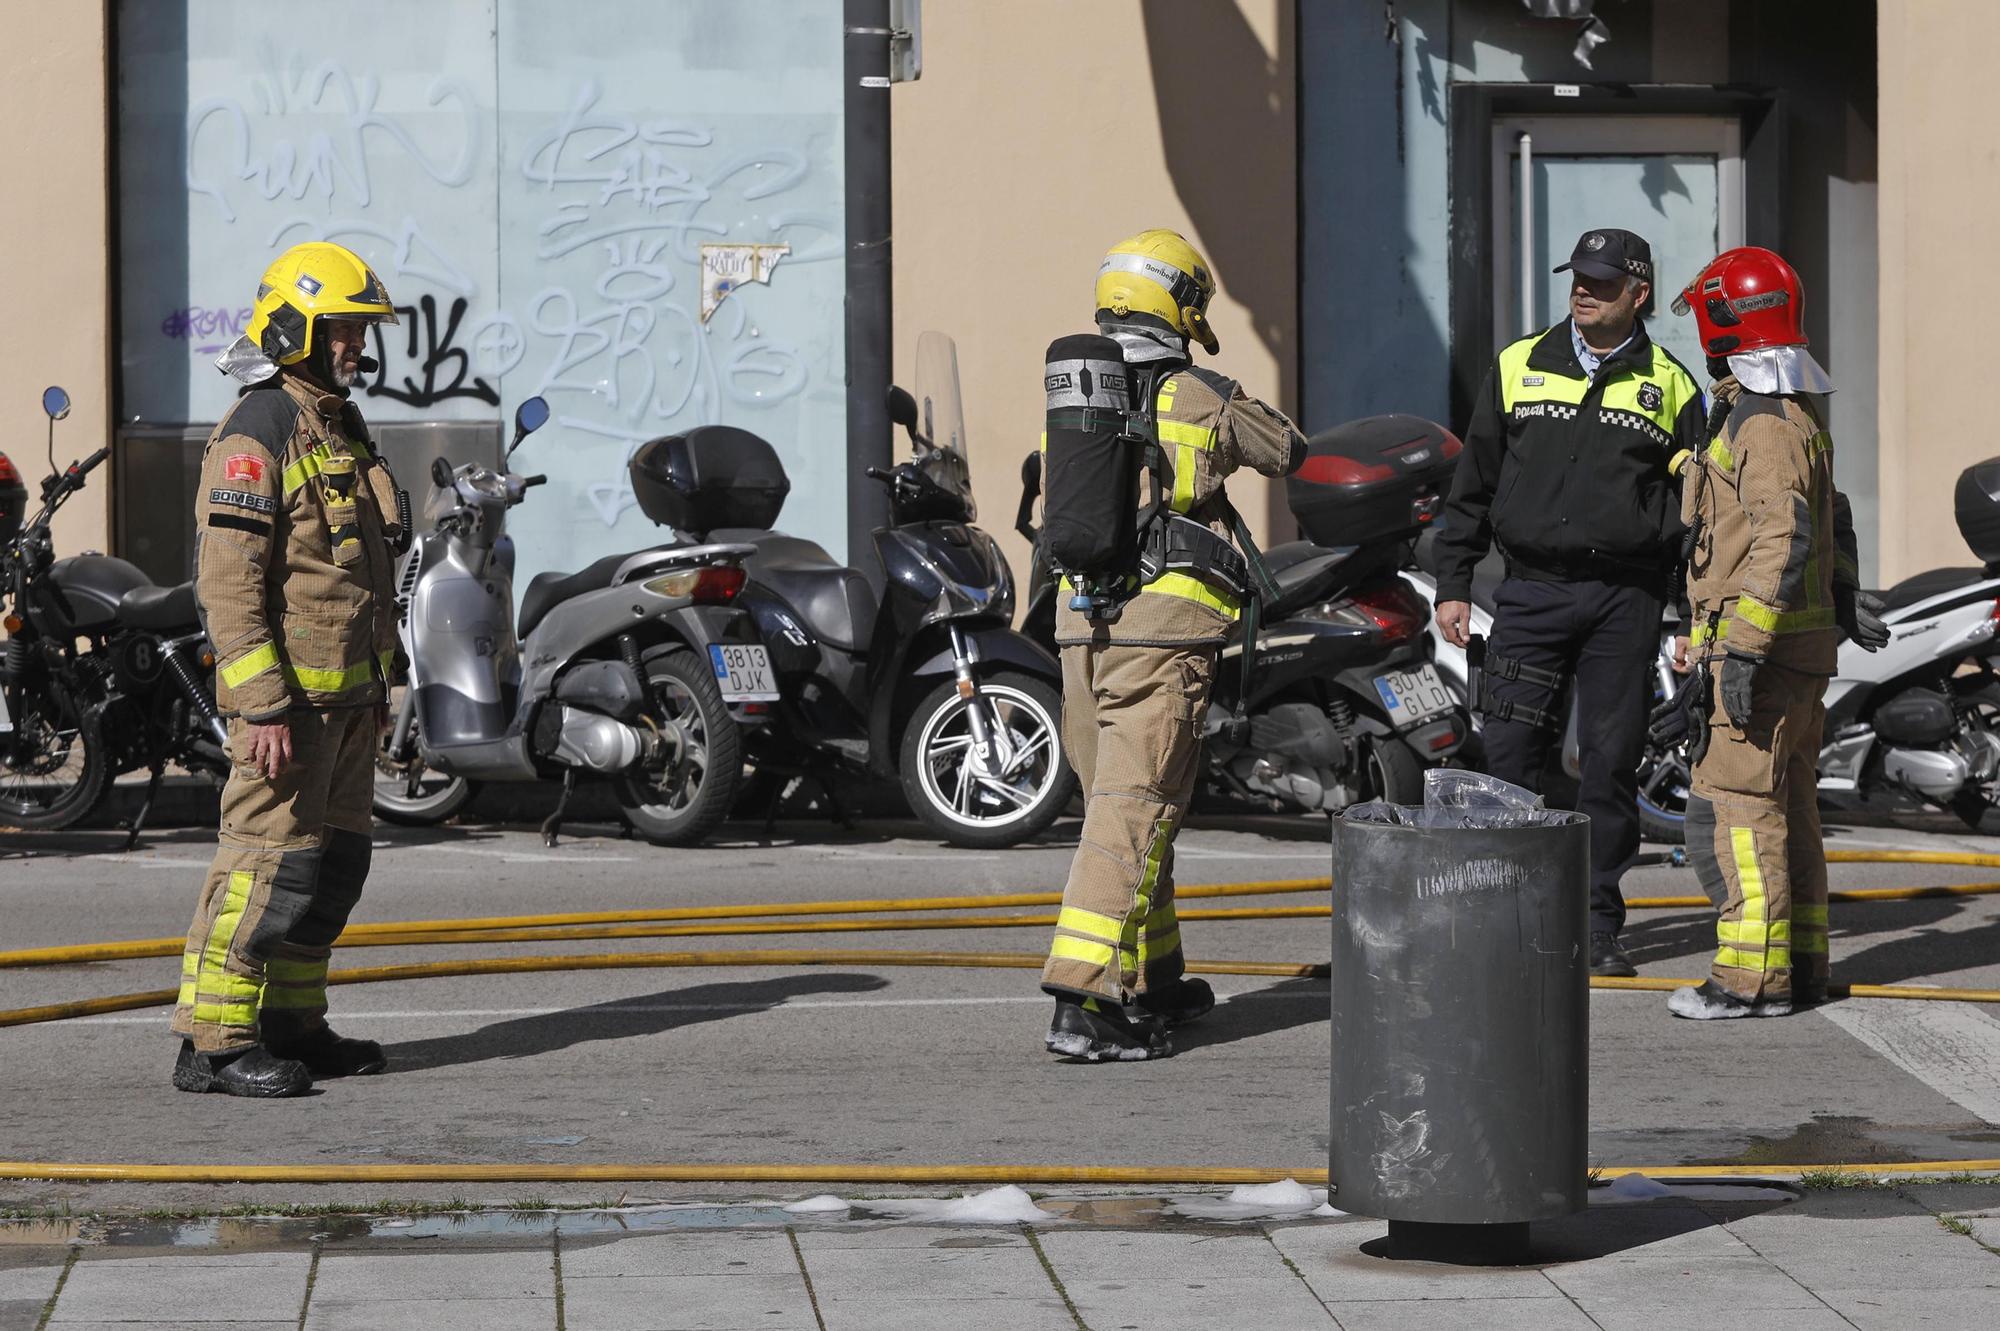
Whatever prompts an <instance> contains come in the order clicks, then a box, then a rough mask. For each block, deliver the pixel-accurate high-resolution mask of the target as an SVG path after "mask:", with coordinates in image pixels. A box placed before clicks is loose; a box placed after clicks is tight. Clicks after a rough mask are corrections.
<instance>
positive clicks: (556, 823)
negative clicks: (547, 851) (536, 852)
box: [542, 767, 576, 847]
mask: <svg viewBox="0 0 2000 1331" xmlns="http://www.w3.org/2000/svg"><path fill="white" fill-rule="evenodd" d="M575 789H576V769H575V768H574V767H569V768H565V769H563V788H562V794H561V795H560V796H559V797H557V799H556V811H555V812H554V813H552V814H550V815H549V816H548V817H547V818H545V819H543V820H542V844H543V845H545V846H551V847H553V846H554V845H555V844H556V837H557V836H558V835H560V834H561V832H562V822H563V813H564V812H565V811H566V810H567V809H568V808H569V797H570V792H572V791H574V790H575Z"/></svg>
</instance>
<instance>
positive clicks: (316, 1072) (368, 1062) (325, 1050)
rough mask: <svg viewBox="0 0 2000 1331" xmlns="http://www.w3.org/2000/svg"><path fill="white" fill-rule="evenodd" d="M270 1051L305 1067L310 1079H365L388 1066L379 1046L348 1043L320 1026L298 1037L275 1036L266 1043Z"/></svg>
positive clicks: (329, 1028)
mask: <svg viewBox="0 0 2000 1331" xmlns="http://www.w3.org/2000/svg"><path fill="white" fill-rule="evenodd" d="M270 1044H271V1052H272V1053H274V1054H276V1055H278V1056H279V1057H280V1058H293V1059H297V1060H298V1061H299V1062H301V1063H303V1064H305V1065H306V1068H307V1070H308V1071H310V1072H311V1073H312V1075H313V1078H314V1080H319V1081H323V1080H325V1079H326V1078H328V1077H367V1076H372V1075H373V1074H375V1073H377V1072H380V1071H381V1070H382V1069H383V1068H385V1067H388V1066H389V1060H388V1059H387V1058H385V1057H384V1056H383V1054H382V1046H381V1045H379V1044H376V1043H375V1042H374V1041H373V1040H349V1039H344V1038H343V1037H341V1036H338V1035H335V1034H334V1033H333V1030H332V1028H331V1027H327V1026H322V1027H320V1028H319V1029H318V1030H316V1031H312V1032H310V1033H308V1034H305V1035H301V1036H290V1037H285V1036H281V1037H277V1038H274V1039H272V1040H271V1041H270Z"/></svg>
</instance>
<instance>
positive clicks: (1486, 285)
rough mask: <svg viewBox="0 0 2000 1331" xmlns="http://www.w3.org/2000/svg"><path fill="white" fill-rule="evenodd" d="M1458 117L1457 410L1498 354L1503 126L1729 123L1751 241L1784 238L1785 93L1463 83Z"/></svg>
mask: <svg viewBox="0 0 2000 1331" xmlns="http://www.w3.org/2000/svg"><path fill="white" fill-rule="evenodd" d="M1450 107H1451V110H1450V121H1451V125H1450V128H1451V205H1450V208H1451V249H1450V283H1451V328H1450V334H1451V353H1450V354H1451V412H1452V419H1453V420H1454V421H1456V422H1458V423H1460V424H1461V425H1462V424H1463V423H1464V422H1465V421H1466V420H1467V419H1468V418H1469V417H1470V416H1471V414H1472V403H1473V398H1474V396H1475V395H1476V394H1477V393H1478V391H1479V385H1480V382H1481V381H1482V380H1483V379H1484V378H1485V376H1486V371H1487V369H1488V367H1490V366H1491V365H1492V363H1493V358H1494V356H1495V355H1496V354H1497V353H1498V351H1499V343H1498V341H1497V339H1496V337H1495V328H1496V314H1495V305H1494V299H1493V292H1494V283H1493V270H1494V265H1495V263H1496V260H1497V257H1498V256H1496V255H1495V254H1494V252H1493V251H1494V247H1495V235H1496V230H1495V219H1494V218H1493V217H1492V215H1491V214H1492V201H1493V169H1494V153H1493V130H1494V121H1495V120H1496V119H1501V118H1516V117H1522V116H1548V117H1561V118H1576V117H1586V116H1587V117H1592V118H1596V117H1602V116H1614V115H1641V116H1702V117H1710V118H1714V117H1726V118H1731V119H1733V120H1735V122H1736V123H1737V126H1738V131H1737V133H1738V144H1739V146H1740V159H1741V161H1742V163H1743V189H1742V199H1743V241H1744V243H1745V244H1750V245H1773V246H1774V245H1776V244H1777V242H1778V239H1779V237H1780V236H1781V235H1782V234H1783V230H1782V228H1783V221H1784V192H1783V184H1784V178H1785V160H1784V155H1785V144H1784V117H1783V115H1782V114H1781V112H1782V110H1783V94H1782V93H1781V92H1779V91H1778V90H1776V89H1769V88H1751V87H1744V86H1741V85H1728V84H1681V83H1671V84H1664V83H1649V84H1639V83H1633V84H1589V83H1586V84H1554V83H1541V84H1532V83H1455V84H1453V85H1452V86H1451V92H1450Z"/></svg>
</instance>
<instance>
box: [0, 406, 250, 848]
mask: <svg viewBox="0 0 2000 1331" xmlns="http://www.w3.org/2000/svg"><path fill="white" fill-rule="evenodd" d="M69 407H70V402H69V394H68V393H66V392H64V391H63V390H62V389H60V388H51V389H49V390H48V391H47V392H45V393H44V394H42V408H43V410H44V411H46V412H47V413H48V417H49V428H50V432H51V448H50V465H49V475H48V477H47V479H45V480H44V481H43V482H42V486H41V498H42V506H41V509H40V511H39V512H37V513H36V514H35V515H34V517H32V518H30V519H28V520H26V521H25V522H24V523H23V524H22V525H21V526H20V527H19V528H18V529H17V530H15V531H12V532H7V531H4V530H0V577H4V580H5V586H6V603H7V613H6V616H5V626H6V630H7V645H6V653H5V657H4V664H0V823H4V824H11V825H13V826H15V827H28V828H39V829H49V828H61V827H68V826H70V825H71V824H73V823H76V822H78V821H80V820H82V819H83V818H85V817H88V816H89V815H90V814H91V813H92V812H93V811H94V810H95V809H96V808H97V806H98V805H99V804H100V803H101V802H102V801H103V799H104V796H105V793H106V791H107V790H108V789H109V788H110V782H111V779H112V778H113V777H115V776H118V775H120V774H122V773H125V772H131V771H137V770H139V769H141V768H144V769H146V770H147V771H148V772H149V773H150V774H151V777H152V779H151V781H150V782H149V783H148V785H147V787H146V793H145V797H144V799H143V800H142V802H141V804H140V806H139V810H138V812H137V813H136V814H135V815H134V816H133V818H132V822H131V825H130V836H129V838H128V840H127V842H126V845H127V847H128V848H129V847H130V846H132V845H134V844H136V843H137V842H138V839H139V833H140V831H141V830H142V829H143V828H144V826H145V822H146V815H147V813H148V812H149V811H150V810H151V809H152V806H153V797H154V796H155V795H156V794H157V793H158V791H159V787H160V781H161V778H162V776H163V775H164V774H165V772H166V768H167V765H168V764H169V763H173V764H176V765H178V766H180V767H183V768H185V769H186V770H188V771H190V772H193V773H196V774H198V775H203V776H208V777H210V778H212V779H214V780H216V781H220V780H222V779H223V778H224V777H226V776H227V775H228V774H229V757H228V752H227V745H228V731H227V729H226V728H225V727H224V725H223V722H222V719H221V717H220V716H219V715H218V714H217V712H216V708H215V684H214V667H215V655H214V653H213V651H212V650H211V649H210V647H209V644H208V638H207V635H206V634H205V633H204V632H203V631H202V626H201V622H200V617H199V615H198V614H197V612H196V609H195V599H194V585H193V584H192V583H185V582H184V583H181V584H180V585H179V586H176V587H159V586H155V585H154V583H153V580H152V579H151V578H148V577H147V576H146V575H145V574H144V573H143V572H141V571H140V570H139V569H138V568H137V567H136V566H134V565H132V564H129V563H127V562H126V561H125V560H122V559H116V558H113V557H112V556H110V555H102V554H95V553H85V554H80V555H72V556H70V557H69V558H67V559H57V558H56V557H55V548H54V543H53V540H52V538H51V536H50V531H49V527H50V522H51V520H52V519H53V518H54V517H55V514H56V511H57V510H58V509H60V508H61V507H62V506H63V504H64V503H65V502H66V501H67V500H68V499H69V498H70V496H72V495H74V494H76V493H77V492H78V491H79V490H81V489H82V488H83V485H84V481H85V479H86V478H87V477H88V476H89V475H90V473H91V472H92V471H93V470H95V469H96V468H97V467H98V466H99V465H100V464H101V463H102V462H103V461H104V459H105V457H106V456H107V455H108V450H106V449H102V448H100V449H98V450H97V451H96V452H95V453H92V454H91V455H90V456H89V457H87V458H85V459H84V460H83V461H81V462H78V463H73V464H72V465H71V466H70V467H69V468H68V469H67V470H65V471H62V472H57V471H56V470H55V464H54V447H53V435H54V429H55V422H56V421H59V420H61V419H62V418H63V417H64V416H66V415H68V414H69ZM6 470H8V471H11V468H7V469H6ZM7 488H8V489H12V487H7ZM6 498H7V497H6V496H5V494H4V493H0V499H6ZM20 507H24V505H22V506H20ZM18 512H19V507H17V506H16V505H15V504H14V503H13V502H11V501H9V502H4V503H0V516H4V517H6V520H7V523H8V525H10V526H11V525H12V523H13V521H14V518H13V516H10V515H15V514H18Z"/></svg>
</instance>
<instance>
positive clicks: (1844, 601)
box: [1833, 584, 1889, 652]
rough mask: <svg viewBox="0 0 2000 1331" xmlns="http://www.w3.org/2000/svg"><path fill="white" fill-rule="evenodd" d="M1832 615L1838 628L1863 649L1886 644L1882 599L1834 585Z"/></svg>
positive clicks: (1887, 628) (1867, 649)
mask: <svg viewBox="0 0 2000 1331" xmlns="http://www.w3.org/2000/svg"><path fill="white" fill-rule="evenodd" d="M1833 617H1834V619H1835V621H1836V622H1838V623H1839V625H1840V631H1841V632H1842V633H1843V634H1845V635H1847V639H1848V641H1849V642H1852V643H1854V644H1855V645H1856V646H1858V647H1859V648H1861V650H1862V651H1864V652H1879V651H1881V650H1882V649H1883V648H1884V647H1886V646H1888V645H1889V626H1888V625H1887V624H1885V623H1883V622H1882V598H1881V597H1879V596H1875V595H1873V594H1871V593H1869V592H1863V591H1856V590H1855V589H1854V588H1852V587H1845V586H1840V585H1838V584H1836V585H1835V587H1834V589H1833Z"/></svg>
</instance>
